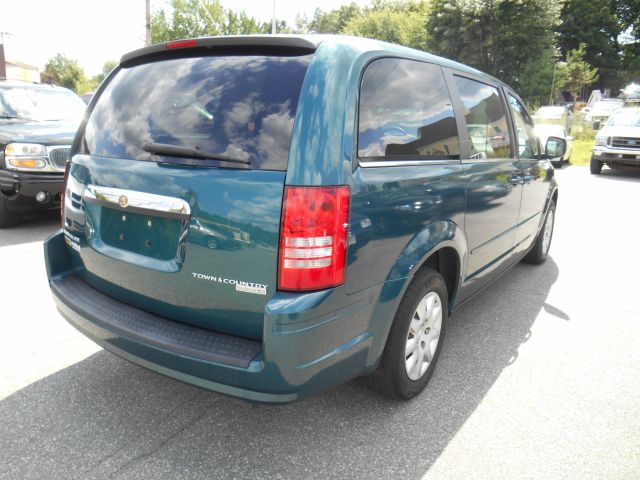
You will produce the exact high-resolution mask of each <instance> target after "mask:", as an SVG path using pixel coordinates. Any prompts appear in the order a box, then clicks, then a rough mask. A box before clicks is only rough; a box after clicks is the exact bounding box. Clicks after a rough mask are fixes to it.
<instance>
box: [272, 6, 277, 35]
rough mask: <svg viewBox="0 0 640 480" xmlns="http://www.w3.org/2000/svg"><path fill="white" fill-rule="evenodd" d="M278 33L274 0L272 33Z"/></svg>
mask: <svg viewBox="0 0 640 480" xmlns="http://www.w3.org/2000/svg"><path fill="white" fill-rule="evenodd" d="M275 34H276V0H273V16H272V17H271V35H275Z"/></svg>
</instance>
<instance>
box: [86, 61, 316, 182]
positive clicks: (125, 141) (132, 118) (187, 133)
mask: <svg viewBox="0 0 640 480" xmlns="http://www.w3.org/2000/svg"><path fill="white" fill-rule="evenodd" d="M311 58H312V55H304V56H263V55H261V56H246V55H239V56H218V57H213V56H211V57H198V58H178V59H168V60H163V61H157V62H153V63H147V64H142V65H137V66H134V67H129V68H123V69H122V70H120V71H119V72H118V73H117V74H116V76H115V77H114V78H113V80H112V81H111V82H110V83H109V85H108V86H107V87H106V89H105V90H104V91H103V92H102V94H101V96H100V98H99V100H98V102H97V104H96V106H95V108H94V110H93V112H92V114H91V116H90V118H89V121H88V122H87V126H86V129H85V142H84V145H83V149H84V150H85V153H88V154H90V155H98V156H104V157H116V158H131V159H135V160H162V158H159V157H158V156H157V155H152V154H150V153H148V152H146V151H145V150H143V145H144V144H147V143H161V144H169V145H176V146H181V147H189V148H196V149H198V150H201V151H203V152H208V153H214V154H220V155H224V156H226V157H231V158H237V159H241V160H249V161H250V164H249V165H247V166H245V165H242V164H238V163H234V164H231V163H223V162H220V165H223V166H225V167H231V168H251V169H264V170H286V168H287V159H288V156H289V146H290V142H291V133H292V129H293V120H294V117H295V114H296V108H297V106H298V97H299V95H300V90H301V87H302V82H303V80H304V76H305V73H306V71H307V67H308V66H309V62H310V61H311ZM176 160H177V161H180V160H178V159H176Z"/></svg>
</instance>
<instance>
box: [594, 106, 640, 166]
mask: <svg viewBox="0 0 640 480" xmlns="http://www.w3.org/2000/svg"><path fill="white" fill-rule="evenodd" d="M605 163H606V164H607V165H608V166H609V167H610V168H619V167H621V166H636V167H637V166H640V108H623V109H621V110H618V111H617V112H615V113H614V114H613V115H612V116H611V117H610V118H609V120H608V121H607V123H606V124H605V126H604V127H603V128H602V130H600V131H599V132H598V134H597V135H596V141H595V145H594V147H593V153H592V155H591V165H590V166H591V173H593V174H598V173H600V171H601V170H602V166H603V165H604V164H605Z"/></svg>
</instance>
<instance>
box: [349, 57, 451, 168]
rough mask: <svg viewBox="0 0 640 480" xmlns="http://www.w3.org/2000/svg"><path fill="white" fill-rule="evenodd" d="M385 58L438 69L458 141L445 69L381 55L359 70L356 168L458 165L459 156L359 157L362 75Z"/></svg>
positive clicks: (404, 58)
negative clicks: (445, 88) (448, 101)
mask: <svg viewBox="0 0 640 480" xmlns="http://www.w3.org/2000/svg"><path fill="white" fill-rule="evenodd" d="M385 58H391V59H396V60H408V61H411V62H420V63H426V64H428V65H433V66H435V67H437V68H439V69H440V71H441V73H442V75H443V77H444V82H445V86H446V87H447V91H448V93H449V98H450V99H451V102H452V103H451V105H452V108H453V113H454V119H455V122H456V131H457V133H458V141H460V120H459V118H458V114H457V112H456V108H455V103H454V98H453V95H452V92H451V86H450V85H449V82H448V81H447V75H446V70H447V69H446V68H445V67H443V66H442V65H440V64H438V63H435V62H428V61H426V60H422V59H417V58H411V57H402V56H398V55H381V56H376V57H373V58H371V59H369V60H368V61H367V62H366V63H365V64H364V65H363V66H362V68H361V69H360V78H359V79H358V88H357V95H356V102H355V104H356V115H355V120H356V121H355V125H354V132H353V138H354V142H353V158H354V159H355V160H356V161H357V163H358V166H360V167H362V168H376V167H411V166H425V165H459V164H460V155H458V158H416V157H415V156H411V157H410V156H403V155H398V156H396V157H394V160H391V159H390V158H389V157H361V156H359V155H358V141H359V129H360V92H361V87H362V79H363V78H364V73H365V72H366V71H367V68H369V66H370V65H371V64H372V63H373V62H375V61H377V60H382V59H385ZM395 159H397V160H395Z"/></svg>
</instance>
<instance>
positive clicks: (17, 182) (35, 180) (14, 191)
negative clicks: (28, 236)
mask: <svg viewBox="0 0 640 480" xmlns="http://www.w3.org/2000/svg"><path fill="white" fill-rule="evenodd" d="M63 179H64V175H63V174H55V173H54V174H29V173H22V172H10V171H7V170H0V190H1V191H2V193H0V195H3V196H4V197H5V199H6V200H7V205H8V206H9V209H10V210H11V211H15V212H28V211H37V210H51V209H59V208H60V193H61V191H62V182H63ZM38 192H45V193H46V194H47V199H46V200H45V201H44V202H38V201H37V200H36V194H37V193H38Z"/></svg>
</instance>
